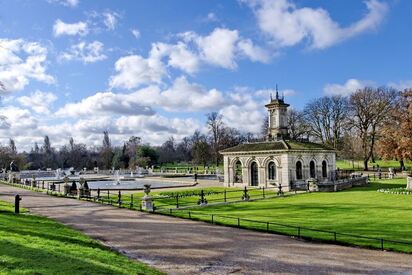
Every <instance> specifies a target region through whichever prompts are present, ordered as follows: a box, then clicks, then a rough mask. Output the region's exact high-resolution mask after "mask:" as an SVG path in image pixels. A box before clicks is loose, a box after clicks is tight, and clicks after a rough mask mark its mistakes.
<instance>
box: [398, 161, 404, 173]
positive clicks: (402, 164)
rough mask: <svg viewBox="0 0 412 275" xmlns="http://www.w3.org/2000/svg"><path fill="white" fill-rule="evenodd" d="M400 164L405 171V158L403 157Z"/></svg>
mask: <svg viewBox="0 0 412 275" xmlns="http://www.w3.org/2000/svg"><path fill="white" fill-rule="evenodd" d="M399 164H400V166H401V171H404V170H405V163H404V162H403V159H401V160H400V161H399Z"/></svg>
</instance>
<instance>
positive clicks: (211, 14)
mask: <svg viewBox="0 0 412 275" xmlns="http://www.w3.org/2000/svg"><path fill="white" fill-rule="evenodd" d="M205 21H207V22H218V21H219V18H218V17H217V15H216V14H215V13H214V12H209V13H208V14H207V16H206V18H205Z"/></svg>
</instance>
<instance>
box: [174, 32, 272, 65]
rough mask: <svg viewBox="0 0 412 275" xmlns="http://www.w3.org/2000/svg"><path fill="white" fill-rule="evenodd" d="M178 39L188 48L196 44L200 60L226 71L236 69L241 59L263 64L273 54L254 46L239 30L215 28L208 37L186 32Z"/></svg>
mask: <svg viewBox="0 0 412 275" xmlns="http://www.w3.org/2000/svg"><path fill="white" fill-rule="evenodd" d="M178 37H180V38H181V39H182V40H183V41H181V42H180V43H181V44H185V45H186V47H187V45H188V44H191V43H192V44H194V47H193V48H195V49H196V52H197V55H198V59H200V60H201V61H203V62H204V63H207V64H210V65H213V66H217V67H222V68H225V69H236V68H237V63H236V61H237V59H239V58H241V57H243V58H248V59H250V60H251V61H253V62H263V63H267V62H269V60H270V59H271V54H270V53H269V52H268V51H267V50H265V49H263V48H261V47H259V46H256V45H254V44H253V42H252V40H250V39H245V38H243V37H241V36H240V35H239V32H238V31H237V30H230V29H226V28H215V29H214V30H213V31H212V32H211V33H209V34H208V35H206V36H201V35H198V34H197V33H195V32H185V33H180V34H179V35H178Z"/></svg>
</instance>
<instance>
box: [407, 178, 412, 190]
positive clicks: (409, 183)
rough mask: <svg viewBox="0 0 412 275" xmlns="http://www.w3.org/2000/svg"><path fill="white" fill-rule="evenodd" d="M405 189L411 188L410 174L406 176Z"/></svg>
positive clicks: (411, 179)
mask: <svg viewBox="0 0 412 275" xmlns="http://www.w3.org/2000/svg"><path fill="white" fill-rule="evenodd" d="M406 189H410V190H412V175H409V176H407V177H406Z"/></svg>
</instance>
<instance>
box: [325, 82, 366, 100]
mask: <svg viewBox="0 0 412 275" xmlns="http://www.w3.org/2000/svg"><path fill="white" fill-rule="evenodd" d="M373 85H374V83H373V82H371V81H363V80H358V79H355V78H351V79H348V80H347V81H346V82H345V83H344V84H326V85H325V87H324V88H323V92H324V93H325V94H326V95H341V96H347V95H350V94H352V93H354V92H356V91H357V90H359V89H362V88H364V87H365V86H373Z"/></svg>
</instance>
